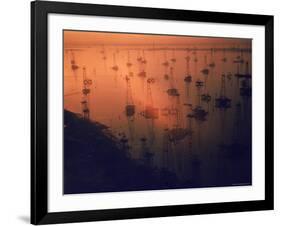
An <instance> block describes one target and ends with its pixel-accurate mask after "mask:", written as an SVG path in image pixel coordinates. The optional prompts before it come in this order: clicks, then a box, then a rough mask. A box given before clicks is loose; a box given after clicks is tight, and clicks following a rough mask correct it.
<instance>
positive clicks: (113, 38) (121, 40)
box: [64, 31, 251, 48]
mask: <svg viewBox="0 0 281 226" xmlns="http://www.w3.org/2000/svg"><path fill="white" fill-rule="evenodd" d="M153 43H154V44H155V45H168V44H173V45H175V44H177V45H195V44H196V45H198V44H199V45H206V44H208V45H209V44H213V43H214V44H220V45H222V44H225V45H228V46H229V45H234V46H238V45H250V43H251V40H250V39H237V38H236V39H235V38H210V37H190V36H171V35H169V36H167V35H147V34H145V35H143V34H129V33H108V32H87V31H64V44H65V47H66V48H71V47H86V46H91V45H112V44H114V45H147V44H148V45H152V44H153ZM249 47H250V46H249Z"/></svg>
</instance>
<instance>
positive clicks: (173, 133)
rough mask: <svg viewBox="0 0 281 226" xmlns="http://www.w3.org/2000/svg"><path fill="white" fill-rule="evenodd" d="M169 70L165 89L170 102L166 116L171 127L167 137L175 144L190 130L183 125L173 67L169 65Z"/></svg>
mask: <svg viewBox="0 0 281 226" xmlns="http://www.w3.org/2000/svg"><path fill="white" fill-rule="evenodd" d="M170 70H171V71H170V74H171V78H170V88H169V89H168V90H167V94H168V98H169V102H170V107H169V109H170V111H169V115H168V116H169V121H170V122H171V125H170V127H171V128H170V129H169V139H170V141H171V142H172V143H174V144H176V143H177V142H178V141H180V140H183V139H184V138H185V137H186V136H187V135H189V132H190V131H187V129H186V128H184V127H183V122H182V108H181V103H180V93H179V92H178V89H176V88H175V86H174V75H173V70H174V68H173V67H171V68H170Z"/></svg>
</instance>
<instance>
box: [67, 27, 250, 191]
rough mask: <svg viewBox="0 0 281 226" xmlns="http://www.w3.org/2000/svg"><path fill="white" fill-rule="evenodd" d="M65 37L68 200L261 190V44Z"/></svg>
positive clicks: (89, 34) (99, 34)
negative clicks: (257, 98)
mask: <svg viewBox="0 0 281 226" xmlns="http://www.w3.org/2000/svg"><path fill="white" fill-rule="evenodd" d="M62 32H63V50H62V51H63V78H62V79H63V110H62V111H63V125H62V126H63V193H64V194H65V195H68V194H81V193H101V192H125V191H146V190H163V189H188V188H193V189H196V188H197V189H199V188H208V187H227V186H251V185H252V39H248V38H239V37H231V38H230V37H208V36H206V37H204V36H186V35H171V34H150V33H149V34H145V33H121V32H107V31H91V30H63V31H62ZM253 76H255V75H253Z"/></svg>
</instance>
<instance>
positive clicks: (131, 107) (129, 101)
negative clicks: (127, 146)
mask: <svg viewBox="0 0 281 226" xmlns="http://www.w3.org/2000/svg"><path fill="white" fill-rule="evenodd" d="M130 80H131V79H130V78H129V77H128V76H126V85H127V87H126V88H127V89H126V91H127V92H126V107H125V112H126V117H127V120H128V129H129V134H130V138H131V140H134V120H135V112H136V106H135V104H134V100H133V94H132V87H131V81H130Z"/></svg>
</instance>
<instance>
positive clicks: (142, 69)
mask: <svg viewBox="0 0 281 226" xmlns="http://www.w3.org/2000/svg"><path fill="white" fill-rule="evenodd" d="M142 53H143V56H141V55H140V51H139V53H138V57H137V62H138V66H139V72H138V77H139V78H140V79H141V86H142V91H143V93H144V81H145V78H146V64H147V61H146V59H145V55H144V50H143V52H142Z"/></svg>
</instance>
